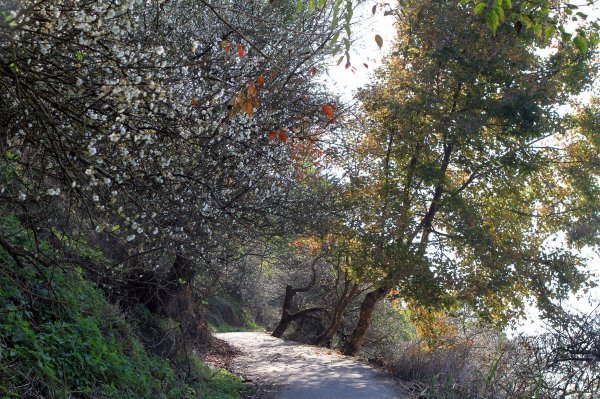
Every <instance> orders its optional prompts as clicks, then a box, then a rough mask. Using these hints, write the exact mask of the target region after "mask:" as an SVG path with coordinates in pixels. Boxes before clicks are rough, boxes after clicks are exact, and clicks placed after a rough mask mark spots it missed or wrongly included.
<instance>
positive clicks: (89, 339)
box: [0, 215, 243, 399]
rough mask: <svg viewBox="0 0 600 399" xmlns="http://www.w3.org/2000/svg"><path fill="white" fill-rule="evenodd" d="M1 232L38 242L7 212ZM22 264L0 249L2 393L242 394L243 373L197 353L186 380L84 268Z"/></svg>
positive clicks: (20, 241) (24, 243)
mask: <svg viewBox="0 0 600 399" xmlns="http://www.w3.org/2000/svg"><path fill="white" fill-rule="evenodd" d="M0 229H1V230H0V235H1V236H2V237H5V238H6V237H9V243H10V245H13V246H20V247H25V248H27V247H29V246H31V238H30V236H29V232H28V231H27V230H25V229H23V228H22V227H21V226H20V225H19V223H18V222H17V221H16V220H15V219H14V218H13V217H11V216H6V215H2V216H0ZM19 263H20V264H17V263H16V262H15V260H14V259H13V258H12V257H11V256H10V255H9V254H8V252H7V251H6V250H5V249H2V248H1V247H0V398H28V397H31V398H38V397H44V398H73V397H76V398H119V399H120V398H123V399H127V398H178V399H179V398H239V397H240V392H241V391H242V390H243V384H242V382H241V380H240V379H239V378H238V377H236V376H234V375H232V374H230V373H228V372H226V371H224V370H216V371H215V370H211V369H209V368H208V367H207V366H205V365H204V364H202V363H201V362H200V360H199V359H198V358H193V359H192V360H193V361H192V362H191V363H192V365H193V369H192V372H191V373H189V372H188V378H187V379H186V381H183V380H182V379H181V377H180V376H179V375H178V374H177V373H176V372H175V371H174V369H173V367H172V366H171V364H170V363H169V361H168V360H166V359H163V358H160V357H158V356H156V355H153V354H150V353H149V352H147V351H146V350H145V348H144V346H143V345H142V344H141V342H140V341H139V340H138V339H137V338H136V337H135V334H134V329H133V328H132V327H131V325H130V324H129V323H128V322H127V321H126V320H124V319H123V318H122V317H121V316H120V315H119V314H117V312H116V311H115V309H114V308H113V307H112V306H110V305H109V304H108V302H107V301H106V299H105V297H104V295H103V293H102V292H101V291H100V290H98V289H96V288H95V287H94V285H93V284H92V283H91V282H89V281H86V280H85V279H84V278H83V277H82V276H81V274H80V273H78V272H77V271H74V270H72V268H70V269H66V268H65V269H63V270H61V268H60V267H52V268H47V267H40V266H39V265H36V264H34V263H33V262H27V261H26V260H25V259H23V258H20V262H19ZM192 356H193V355H192ZM190 377H191V378H190Z"/></svg>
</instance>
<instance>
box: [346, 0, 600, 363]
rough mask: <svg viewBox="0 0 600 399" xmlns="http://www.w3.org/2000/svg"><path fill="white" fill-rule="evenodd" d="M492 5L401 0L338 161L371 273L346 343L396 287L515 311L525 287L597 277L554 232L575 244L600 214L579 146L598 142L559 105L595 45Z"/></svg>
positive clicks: (413, 297)
mask: <svg viewBox="0 0 600 399" xmlns="http://www.w3.org/2000/svg"><path fill="white" fill-rule="evenodd" d="M518 6H519V4H517V3H516V2H515V7H518ZM560 17H561V15H557V18H560ZM482 18H484V17H483V15H475V16H474V15H473V13H472V10H471V9H470V8H468V7H465V6H463V5H460V4H456V3H455V2H452V1H441V0H428V1H405V2H403V7H402V8H401V9H400V10H399V18H398V20H397V27H398V37H397V41H396V43H395V45H394V49H393V52H392V55H391V56H390V57H389V58H388V60H387V62H386V64H385V66H384V67H383V69H381V70H380V71H379V73H378V75H377V79H376V81H375V83H373V84H371V85H370V86H368V87H366V88H365V89H363V90H362V91H361V92H360V93H359V99H360V100H361V102H362V106H363V110H364V116H363V117H361V118H359V120H357V121H356V124H355V126H354V127H353V129H352V132H351V133H348V134H349V136H352V137H351V140H353V141H354V142H355V143H356V145H355V146H354V148H353V151H352V152H351V153H350V154H346V158H345V159H344V160H343V161H341V163H342V164H343V166H344V168H345V170H346V171H347V173H348V180H347V182H348V184H347V196H348V197H349V198H354V199H355V204H356V206H355V207H354V208H353V209H354V212H352V213H351V214H350V215H348V218H347V223H346V225H347V227H348V234H351V235H353V236H354V237H355V239H356V240H358V241H359V242H360V243H361V246H360V250H359V251H357V253H356V254H355V259H354V267H355V268H356V273H357V274H358V275H362V276H365V278H367V279H369V280H371V281H373V282H374V284H375V289H374V290H372V291H371V292H369V293H368V294H367V295H366V297H365V298H364V300H363V302H362V304H361V309H360V317H359V320H358V322H357V324H356V326H355V328H354V331H353V333H352V336H351V337H350V339H349V340H348V342H347V343H346V346H345V348H344V351H345V353H347V354H350V355H354V354H356V353H357V351H358V350H359V349H360V347H361V345H362V342H363V339H364V336H365V333H366V331H367V329H368V326H369V323H370V319H371V316H372V313H373V309H374V307H375V305H376V304H377V303H378V302H379V301H380V300H382V299H383V298H385V297H386V295H388V294H389V293H390V291H391V290H392V289H394V290H397V295H398V297H399V298H401V299H402V300H404V301H405V303H408V304H411V305H415V306H425V307H437V308H444V309H452V308H454V307H455V306H457V305H458V304H461V305H464V304H466V305H468V306H469V307H470V308H471V309H472V310H473V311H475V312H477V314H479V315H480V316H481V317H483V318H485V319H486V320H488V321H493V322H497V323H505V322H507V321H508V320H510V319H512V318H513V317H514V316H516V315H518V314H520V313H521V312H522V311H523V307H524V305H525V303H526V301H527V300H528V299H530V298H535V300H537V305H538V306H539V307H540V308H541V309H548V306H547V305H549V304H550V303H551V302H552V301H553V300H555V299H557V298H562V297H564V296H566V295H568V294H569V293H570V292H572V290H576V289H577V288H578V287H580V286H582V285H584V284H585V283H586V273H585V270H584V265H585V263H584V262H583V259H582V258H581V257H580V256H577V255H576V254H574V253H572V252H570V251H569V250H568V248H565V247H564V246H563V245H562V244H560V243H556V244H553V243H552V241H553V240H555V239H556V240H560V237H565V236H569V237H571V238H573V240H568V243H569V244H570V245H573V246H576V245H577V243H578V242H580V241H577V240H575V237H574V235H573V234H570V235H569V233H572V232H573V229H575V230H577V226H578V225H579V224H582V223H583V222H584V221H585V220H586V219H591V220H595V219H596V218H597V213H598V207H597V205H596V202H597V198H599V197H598V194H599V193H598V185H597V183H593V184H590V185H585V184H580V183H581V182H582V181H584V180H585V179H587V181H588V182H589V181H592V182H597V172H598V171H597V170H596V169H595V168H592V167H590V162H592V159H591V158H594V157H595V155H594V154H597V152H594V151H592V152H589V151H586V152H585V154H587V155H582V154H581V152H579V153H577V154H579V155H576V151H575V150H574V148H575V147H577V148H581V147H582V146H584V147H585V146H592V147H594V148H595V142H594V140H593V139H591V140H590V139H587V138H585V137H584V136H582V135H581V134H580V133H578V131H577V129H575V127H574V126H573V125H572V124H571V122H572V120H570V119H569V118H568V117H567V116H565V115H564V112H562V111H561V112H559V109H558V107H559V106H561V105H563V104H566V103H567V102H568V101H569V99H570V98H571V97H570V96H572V95H575V94H578V93H580V92H581V91H582V90H584V89H585V88H586V87H588V86H589V84H590V83H591V82H592V79H593V77H594V72H595V65H594V64H593V62H592V61H593V56H594V55H595V53H594V49H592V48H591V47H588V46H585V47H583V46H578V45H576V44H575V43H573V42H571V41H570V37H569V38H568V39H569V40H566V39H567V38H566V37H564V36H561V35H560V34H555V33H554V32H553V31H547V32H546V34H547V37H544V35H543V34H540V35H537V34H536V33H537V32H536V31H532V30H529V31H528V30H524V29H523V30H522V29H521V28H520V27H519V28H518V29H516V27H518V25H517V26H515V25H514V24H512V23H511V24H507V23H505V24H503V25H500V26H499V27H498V26H495V27H494V30H495V32H491V31H489V30H488V28H486V26H485V24H484V23H482V20H481V19H482ZM548 45H551V49H550V50H549V51H547V52H541V51H540V49H541V48H546V47H547V46H548ZM583 142H585V143H586V144H585V145H583V144H582V143H583ZM576 143H579V145H576ZM574 146H575V147H574ZM586 156H587V157H588V158H587V160H586ZM584 165H587V166H585V167H584ZM583 172H584V173H583ZM582 174H583V175H584V176H582Z"/></svg>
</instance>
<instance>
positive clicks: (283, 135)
mask: <svg viewBox="0 0 600 399" xmlns="http://www.w3.org/2000/svg"><path fill="white" fill-rule="evenodd" d="M287 139H288V136H287V133H286V132H284V131H283V130H280V131H279V140H281V141H283V142H284V143H285V142H286V141H287Z"/></svg>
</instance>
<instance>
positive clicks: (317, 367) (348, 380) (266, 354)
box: [216, 332, 409, 399]
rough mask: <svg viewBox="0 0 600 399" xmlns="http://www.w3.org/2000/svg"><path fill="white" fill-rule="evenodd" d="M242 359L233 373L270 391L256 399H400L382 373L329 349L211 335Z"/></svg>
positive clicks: (247, 335)
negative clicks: (266, 386)
mask: <svg viewBox="0 0 600 399" xmlns="http://www.w3.org/2000/svg"><path fill="white" fill-rule="evenodd" d="M216 336H217V338H220V339H222V340H224V341H226V342H228V343H229V344H231V345H232V346H234V347H236V348H238V349H240V350H241V351H242V352H243V354H242V355H241V356H238V357H236V359H235V367H234V371H235V372H237V373H239V374H241V375H242V376H244V377H245V378H247V379H250V380H252V381H254V382H257V381H258V382H259V384H263V383H264V384H266V385H269V386H271V387H273V388H274V390H273V391H272V392H271V393H270V394H265V395H264V396H260V398H261V399H262V398H267V397H268V398H269V399H271V398H273V399H275V398H279V399H399V398H409V396H408V395H401V394H400V392H399V391H398V389H397V388H396V385H395V383H394V381H393V379H391V378H390V377H389V376H388V375H386V374H385V373H384V372H381V371H379V370H376V369H374V368H372V367H370V366H368V365H366V364H362V363H360V362H358V361H356V360H355V359H354V358H351V357H347V356H343V355H340V354H339V353H336V352H334V351H332V350H329V349H325V348H316V347H313V346H307V345H301V344H298V343H294V342H289V341H284V340H281V339H278V338H274V337H271V336H270V335H267V334H265V333H255V332H241V333H222V334H216Z"/></svg>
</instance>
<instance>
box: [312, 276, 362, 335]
mask: <svg viewBox="0 0 600 399" xmlns="http://www.w3.org/2000/svg"><path fill="white" fill-rule="evenodd" d="M358 287H359V284H357V283H355V284H354V285H353V286H352V289H351V290H350V292H347V288H345V289H344V293H343V294H342V297H341V298H340V299H339V300H338V302H337V303H336V304H335V308H334V309H333V316H332V318H331V323H329V326H328V327H327V329H325V331H323V332H322V333H321V334H320V335H319V336H317V338H315V345H317V346H322V345H326V344H327V343H329V342H330V341H331V338H333V336H334V335H335V334H336V333H337V332H338V330H339V329H340V325H341V324H342V318H343V316H344V312H345V311H346V308H347V307H348V305H349V304H350V302H352V300H353V299H354V298H355V297H356V294H357V293H358Z"/></svg>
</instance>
